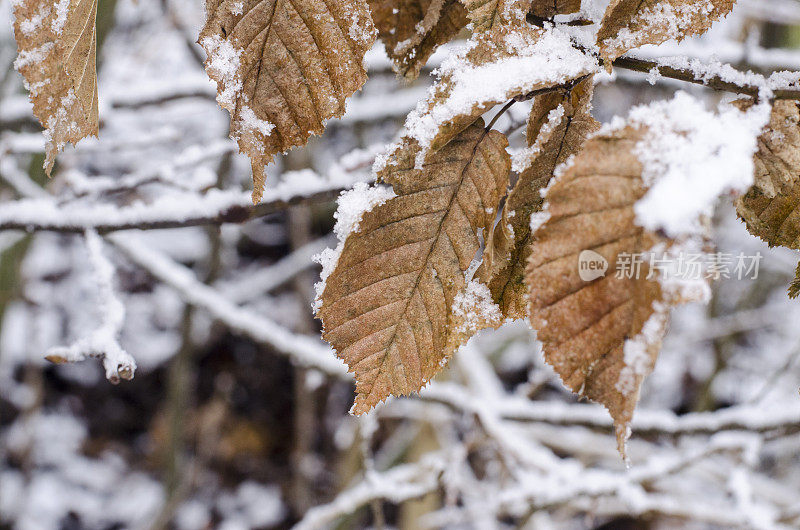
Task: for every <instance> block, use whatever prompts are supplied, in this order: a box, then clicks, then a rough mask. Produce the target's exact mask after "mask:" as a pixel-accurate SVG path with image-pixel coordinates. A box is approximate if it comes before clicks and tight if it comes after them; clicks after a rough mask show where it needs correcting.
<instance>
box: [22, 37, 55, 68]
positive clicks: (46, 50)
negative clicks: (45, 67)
mask: <svg viewBox="0 0 800 530" xmlns="http://www.w3.org/2000/svg"><path fill="white" fill-rule="evenodd" d="M53 48H55V44H54V43H52V42H45V43H44V44H42V45H41V46H39V47H38V48H34V49H32V50H20V51H19V54H17V58H16V60H15V61H14V68H16V69H17V70H21V69H22V68H25V67H26V66H30V65H32V64H38V63H41V62H42V61H44V60H45V59H46V58H47V56H48V55H50V52H52V51H53Z"/></svg>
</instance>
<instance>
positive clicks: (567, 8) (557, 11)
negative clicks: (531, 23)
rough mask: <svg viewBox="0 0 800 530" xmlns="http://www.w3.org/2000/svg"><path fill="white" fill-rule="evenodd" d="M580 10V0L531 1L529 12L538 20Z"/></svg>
mask: <svg viewBox="0 0 800 530" xmlns="http://www.w3.org/2000/svg"><path fill="white" fill-rule="evenodd" d="M580 10H581V0H533V3H532V4H531V9H530V12H531V14H532V15H533V16H535V17H538V18H547V19H550V18H553V17H554V16H556V15H569V14H571V13H577V12H578V11H580Z"/></svg>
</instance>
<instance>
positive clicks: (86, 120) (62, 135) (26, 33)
mask: <svg viewBox="0 0 800 530" xmlns="http://www.w3.org/2000/svg"><path fill="white" fill-rule="evenodd" d="M96 17H97V0H73V1H72V2H70V1H69V0H60V1H58V2H54V1H53V0H22V1H20V2H14V18H15V21H14V36H15V37H16V40H17V46H18V49H19V56H18V58H17V60H16V62H15V66H16V68H17V70H19V72H20V73H21V74H22V75H23V77H24V78H25V86H26V87H27V88H28V90H29V91H30V97H31V102H32V103H33V113H34V115H35V116H36V118H37V119H38V120H39V122H41V124H42V126H43V127H44V128H45V139H46V141H47V148H46V157H45V165H44V167H45V169H46V170H47V173H48V175H49V174H50V172H51V171H52V169H53V163H54V162H55V157H56V154H57V153H58V152H59V151H60V150H61V149H63V148H64V145H65V144H66V143H67V142H71V143H72V144H76V143H77V142H78V141H80V140H81V139H83V138H86V137H87V136H97V133H98V127H99V120H98V112H97V66H96V48H97V37H96V27H95V19H96Z"/></svg>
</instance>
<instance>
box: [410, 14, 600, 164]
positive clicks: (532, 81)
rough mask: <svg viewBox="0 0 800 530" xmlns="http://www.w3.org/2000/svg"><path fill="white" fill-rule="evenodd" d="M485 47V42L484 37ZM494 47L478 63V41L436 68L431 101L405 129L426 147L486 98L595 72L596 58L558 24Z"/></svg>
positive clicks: (419, 107)
mask: <svg viewBox="0 0 800 530" xmlns="http://www.w3.org/2000/svg"><path fill="white" fill-rule="evenodd" d="M480 45H481V46H485V45H487V43H486V41H485V40H484V41H480ZM489 45H490V46H495V48H496V50H495V52H494V53H495V55H496V56H497V57H496V58H495V60H492V61H489V62H487V63H485V64H481V65H475V64H473V63H472V62H470V60H469V59H468V57H467V54H468V53H469V52H470V51H471V50H472V49H473V48H475V47H476V46H479V41H478V40H473V41H471V43H470V44H468V45H467V46H465V47H464V48H462V49H461V50H460V51H457V52H456V53H453V54H452V55H451V56H450V57H448V58H447V59H445V61H444V62H443V63H442V66H441V68H439V69H438V70H437V71H436V73H437V75H438V79H439V81H440V83H439V84H437V85H436V86H434V87H433V88H432V89H431V91H430V92H429V100H428V101H421V102H420V103H419V104H418V105H417V108H416V109H415V110H413V111H412V112H411V113H410V114H409V116H408V119H407V120H406V124H405V128H406V134H407V135H408V136H409V137H411V138H414V139H416V140H417V141H418V142H419V145H420V146H421V147H422V148H423V149H422V151H423V152H424V151H426V150H427V148H428V147H430V145H431V142H432V141H433V139H434V138H435V137H436V135H437V134H438V132H439V130H440V129H441V127H442V125H443V124H445V123H447V122H448V121H450V120H452V119H453V118H455V117H457V116H460V115H465V114H470V113H471V112H472V111H473V108H475V107H476V106H479V105H481V104H484V103H486V102H497V101H503V100H505V99H508V98H509V97H512V96H513V95H517V94H521V93H522V94H524V93H526V92H529V91H531V90H534V89H536V88H538V87H541V86H545V85H556V84H561V83H566V82H568V81H570V80H572V79H575V78H577V77H580V76H582V75H585V74H587V73H590V72H593V71H596V70H597V68H598V66H597V64H596V62H595V61H594V59H593V58H591V57H590V56H588V55H586V54H584V53H582V52H580V51H578V50H577V49H575V47H574V46H573V45H572V42H571V41H570V38H569V35H568V34H567V33H565V32H563V31H561V30H560V29H558V28H550V29H548V30H546V31H543V32H538V31H537V32H515V33H512V34H509V35H508V36H506V37H505V39H504V41H502V42H500V43H490V44H489ZM441 83H446V85H447V91H446V97H445V98H444V100H443V101H441V102H437V103H436V104H435V105H433V107H432V108H431V107H430V101H431V100H434V99H435V98H437V97H441V92H440V90H439V87H440V86H441Z"/></svg>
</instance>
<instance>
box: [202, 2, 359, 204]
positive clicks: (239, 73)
mask: <svg viewBox="0 0 800 530" xmlns="http://www.w3.org/2000/svg"><path fill="white" fill-rule="evenodd" d="M206 12H207V13H208V19H207V21H206V25H205V27H204V28H203V31H202V32H201V33H200V40H199V42H200V44H201V45H202V46H203V48H204V49H205V51H206V53H207V54H208V59H207V61H206V71H207V72H208V75H209V76H210V77H211V78H212V79H213V80H214V81H216V83H217V101H218V102H219V104H220V106H222V107H223V108H225V109H226V110H228V111H229V112H230V115H231V136H232V137H234V138H236V139H237V140H238V142H239V148H240V149H241V151H242V152H243V153H245V154H247V155H248V156H249V157H250V160H251V162H252V167H253V180H254V188H253V199H254V201H256V202H257V201H258V200H260V198H261V194H262V190H263V186H264V181H265V166H266V165H267V164H268V163H269V162H270V161H271V160H272V157H273V156H274V155H275V154H277V153H281V152H283V151H286V150H288V149H290V148H292V147H296V146H300V145H304V144H305V143H306V142H307V141H308V139H309V138H310V137H311V135H313V134H319V133H321V132H322V131H323V129H324V128H325V122H326V120H328V119H330V118H333V117H338V116H341V115H342V114H344V111H345V100H346V99H347V98H348V97H349V96H350V95H352V94H353V92H355V91H356V90H358V89H359V88H361V86H362V85H363V84H364V82H365V81H366V79H367V74H366V71H365V70H364V66H363V59H364V54H365V53H366V51H367V50H369V48H370V47H371V46H372V43H373V42H374V39H375V35H374V34H375V30H374V27H373V25H372V20H371V18H370V13H369V8H368V6H367V4H366V2H365V1H364V0H338V1H330V2H326V1H323V0H206Z"/></svg>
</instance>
